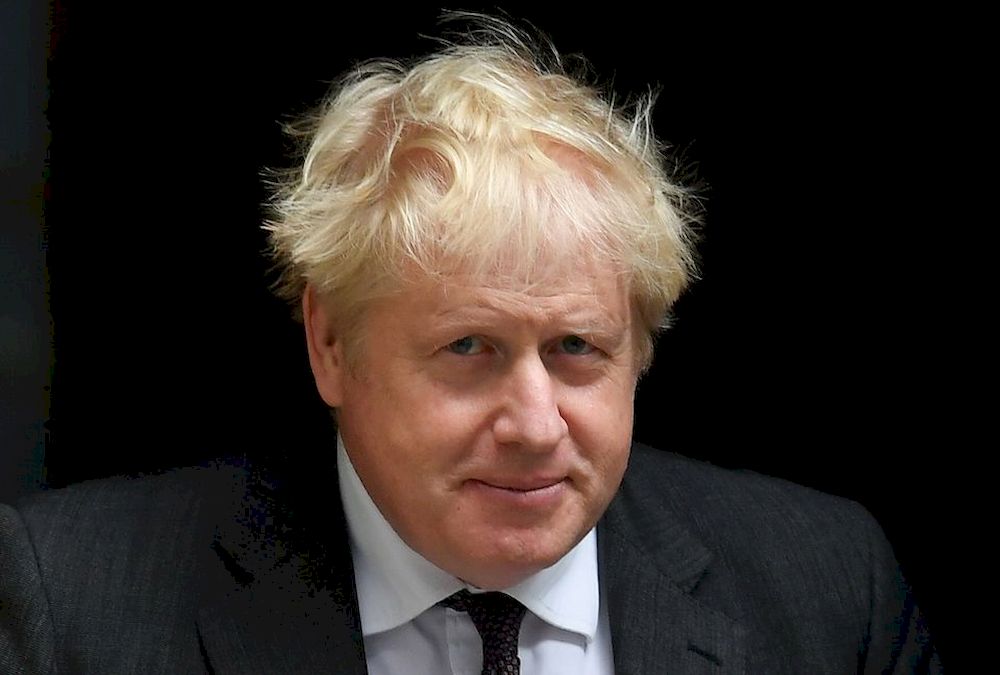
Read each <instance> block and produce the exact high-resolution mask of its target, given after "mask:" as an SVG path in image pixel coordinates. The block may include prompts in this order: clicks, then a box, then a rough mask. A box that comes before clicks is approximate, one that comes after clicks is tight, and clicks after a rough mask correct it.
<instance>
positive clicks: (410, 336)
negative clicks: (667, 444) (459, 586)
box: [306, 265, 637, 588]
mask: <svg viewBox="0 0 1000 675" xmlns="http://www.w3.org/2000/svg"><path fill="white" fill-rule="evenodd" d="M550 276H551V277H552V278H550V279H547V280H545V281H544V282H540V283H536V284H534V285H532V286H531V287H526V286H524V285H515V284H512V283H510V282H506V281H502V280H499V279H495V280H491V279H487V280H482V279H478V280H472V279H469V278H464V277H461V276H455V277H451V278H449V279H447V280H446V282H445V283H441V282H440V281H437V282H435V281H431V280H423V281H419V282H417V283H414V284H412V285H409V286H407V287H405V289H404V290H403V291H402V292H401V293H399V294H398V295H395V296H393V297H391V298H389V299H386V300H383V301H380V302H378V303H376V304H375V305H374V306H372V308H371V309H370V310H369V312H368V313H367V315H366V316H365V319H364V320H363V321H362V324H361V327H360V328H359V330H361V331H362V333H361V336H360V337H361V340H360V344H361V347H360V352H361V353H360V354H358V358H357V362H356V365H355V367H354V368H348V367H347V366H346V364H345V362H344V358H343V352H342V341H339V340H337V338H336V337H335V336H333V335H332V334H331V333H330V331H329V327H328V323H327V318H326V315H325V314H324V312H323V310H321V309H318V308H317V307H316V306H315V304H314V305H313V307H312V309H310V308H309V307H308V306H307V312H306V314H307V323H308V325H309V329H310V351H311V358H312V359H313V370H314V372H315V374H316V379H317V384H318V385H319V389H320V391H321V393H322V394H323V397H324V399H325V400H326V401H327V403H329V404H330V405H332V406H334V407H336V408H337V409H338V421H339V426H340V431H341V434H342V435H343V438H344V443H345V445H346V447H347V450H348V454H349V456H350V458H351V461H352V463H353V464H354V466H355V468H356V470H357V472H358V475H359V476H360V478H361V480H362V482H363V483H364V485H365V487H366V488H367V490H368V492H369V494H370V495H371V497H372V499H373V500H374V502H375V504H376V505H378V508H379V509H380V510H381V512H382V514H383V515H384V516H385V518H386V520H387V521H388V522H389V523H390V524H391V525H392V526H393V528H394V529H395V530H396V532H397V533H398V534H399V535H400V537H401V538H402V539H403V540H404V541H405V542H406V543H407V544H408V545H409V546H410V547H411V548H413V549H414V550H416V551H417V552H419V553H420V554H421V555H423V556H424V557H425V558H427V559H428V560H430V561H431V562H433V563H435V564H436V565H437V566H438V567H440V568H442V569H444V570H446V571H448V572H450V573H452V574H454V575H455V576H457V577H459V578H461V579H463V580H465V581H467V582H469V583H472V584H475V585H477V586H480V587H483V588H503V587H507V586H510V585H513V584H515V583H517V582H519V581H521V580H522V579H524V578H525V577H527V576H529V575H531V574H533V573H535V572H537V571H539V570H541V569H544V568H545V567H548V566H550V565H552V564H553V563H555V562H556V561H557V560H558V559H559V558H561V557H562V556H563V555H564V554H565V553H566V552H567V551H569V550H570V549H571V548H572V547H573V546H574V545H576V543H577V542H579V541H580V539H581V538H582V537H583V536H584V535H585V534H586V533H587V532H588V531H589V530H590V529H591V527H593V525H594V524H595V523H596V521H597V519H598V518H599V517H600V516H601V514H603V512H604V510H605V509H606V507H607V505H608V503H609V501H610V500H611V498H612V496H613V495H614V493H615V491H616V490H617V488H618V485H619V483H620V481H621V477H622V474H623V472H624V470H625V465H626V463H627V460H628V454H629V447H630V442H631V433H632V408H633V396H634V392H635V384H636V376H637V374H636V363H635V362H636V358H635V357H636V352H635V335H634V332H633V327H632V316H631V311H630V303H629V300H628V297H627V292H626V289H625V287H624V284H623V283H622V282H621V281H620V280H619V278H618V277H616V275H614V274H613V273H612V271H611V270H609V269H604V268H601V267H600V266H597V265H591V266H589V267H585V268H583V269H576V270H574V271H573V273H572V274H560V275H556V274H552V275H550Z"/></svg>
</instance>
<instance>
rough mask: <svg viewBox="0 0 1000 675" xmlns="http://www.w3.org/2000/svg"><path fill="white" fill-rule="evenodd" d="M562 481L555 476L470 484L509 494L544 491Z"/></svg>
mask: <svg viewBox="0 0 1000 675" xmlns="http://www.w3.org/2000/svg"><path fill="white" fill-rule="evenodd" d="M564 480H566V477H565V476H557V477H538V478H528V479H525V478H523V477H522V478H515V479H511V480H506V479H485V478H473V479H472V481H471V482H474V483H482V484H483V485H485V486H486V487H489V488H495V489H498V490H509V491H511V492H534V491H536V490H544V489H545V488H550V487H553V486H555V485H558V484H559V483H561V482H563V481H564Z"/></svg>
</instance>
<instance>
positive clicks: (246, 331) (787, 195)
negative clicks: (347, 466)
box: [0, 0, 995, 659]
mask: <svg viewBox="0 0 1000 675" xmlns="http://www.w3.org/2000/svg"><path fill="white" fill-rule="evenodd" d="M327 4H329V5H331V7H329V8H327V9H325V10H318V9H317V8H316V7H312V6H310V5H309V4H297V3H276V4H274V5H273V6H272V7H270V8H267V9H255V10H250V9H246V8H241V9H239V10H237V9H235V7H236V6H235V5H233V6H229V7H227V8H225V9H214V10H206V9H204V8H203V7H199V8H197V9H194V8H187V9H181V8H179V7H178V6H175V5H169V6H168V5H162V4H161V5H157V6H143V7H139V6H138V5H123V6H121V7H118V8H115V9H104V10H98V9H95V7H96V5H95V4H93V3H82V2H70V1H68V0H62V1H60V2H56V3H55V5H54V6H53V7H52V8H51V12H50V17H49V18H48V20H46V16H45V10H44V6H43V5H40V4H39V6H34V5H32V6H29V4H28V3H23V5H19V6H18V7H17V8H12V9H5V10H4V11H5V12H7V15H6V18H7V19H8V20H9V22H8V23H7V24H6V25H5V29H6V30H7V31H8V32H9V33H10V35H11V39H10V40H7V41H6V42H5V44H6V45H7V46H6V48H5V49H6V50H7V51H6V52H4V55H5V58H6V57H7V56H8V53H9V55H10V57H11V58H10V59H9V66H10V67H9V68H8V69H7V70H6V71H5V78H6V79H5V80H4V82H5V85H4V86H5V87H7V89H9V90H10V91H11V92H14V91H15V90H16V93H18V95H19V96H20V98H18V97H13V95H12V98H8V99H7V105H6V109H5V115H8V116H10V120H9V121H11V122H12V123H13V126H12V124H10V123H8V124H5V125H4V129H6V132H5V133H4V135H3V136H2V139H3V143H4V158H5V165H4V181H5V183H4V186H5V193H4V208H5V209H7V210H9V212H10V214H15V212H16V214H15V215H16V216H17V218H15V217H14V216H13V215H11V216H10V217H7V213H8V211H5V212H4V213H5V221H6V222H5V223H4V229H5V232H4V236H5V241H9V242H12V243H11V244H9V245H5V246H4V248H3V250H2V252H3V253H4V257H3V258H2V262H3V265H4V267H3V269H2V270H0V272H2V275H3V276H2V278H3V282H4V295H3V296H2V299H3V302H4V303H5V304H4V306H3V307H2V309H3V310H4V316H5V322H6V323H4V324H3V328H4V333H3V334H0V337H2V339H3V340H2V342H3V344H4V345H5V352H4V353H5V357H6V358H5V361H4V363H3V365H4V369H5V370H4V372H5V373H11V374H12V376H11V377H10V378H9V379H8V381H7V382H6V383H5V384H6V385H10V386H8V387H7V390H5V392H6V393H5V394H4V396H5V398H6V404H5V405H4V410H5V412H6V414H7V416H6V417H5V418H3V422H4V424H3V426H2V428H0V431H2V432H3V433H4V436H3V439H4V446H5V447H4V448H3V453H4V458H3V464H2V466H0V471H2V472H3V474H4V481H3V483H2V484H0V487H2V488H3V490H4V492H3V494H0V499H3V500H10V499H13V498H14V497H15V496H16V495H17V494H18V493H22V492H24V491H27V490H30V489H33V488H34V487H36V486H38V485H40V484H42V483H47V484H48V485H51V486H61V485H64V484H66V483H68V482H73V481H77V480H81V479H85V478H91V477H97V476H105V475H110V474H114V473H121V472H131V471H148V470H155V469H157V468H163V467H168V466H174V465H178V464H186V463H192V462H197V461H201V460H204V459H207V458H210V457H212V456H215V455H219V454H229V453H234V452H242V451H251V452H253V451H260V450H267V451H269V452H278V453H281V454H284V455H286V456H289V457H292V458H297V459H296V461H299V462H301V463H302V464H303V465H304V466H306V465H308V464H309V463H310V458H312V457H319V456H327V457H328V456H329V455H330V453H332V451H333V448H332V445H331V434H330V427H329V423H328V418H327V417H326V413H325V411H324V409H323V407H322V405H321V403H320V402H319V399H318V396H317V395H316V394H315V391H314V389H313V388H312V384H311V380H310V375H309V372H308V365H307V362H306V358H305V349H304V345H303V340H302V336H301V328H300V327H299V326H298V325H296V324H294V323H293V322H292V321H291V320H290V319H289V318H288V312H287V309H286V307H285V306H284V305H283V304H282V303H281V302H279V301H277V300H275V299H273V298H272V297H271V296H270V294H269V292H268V290H267V284H268V282H269V280H270V279H271V277H270V276H269V275H268V270H267V263H266V261H265V260H264V258H263V256H262V255H261V252H262V251H263V249H264V246H265V241H264V236H263V234H262V233H261V232H260V231H259V228H258V225H259V223H260V221H261V217H262V215H261V214H262V211H261V207H260V205H261V204H262V203H263V202H264V201H265V199H266V197H267V195H266V192H265V190H264V188H263V187H262V184H261V180H260V173H261V170H262V168H263V167H265V166H272V167H273V166H287V165H288V164H289V161H290V160H289V159H288V154H287V150H288V145H287V144H286V142H285V140H284V139H283V138H282V135H281V132H280V126H279V123H278V122H279V120H282V119H286V118H287V116H288V115H292V114H296V113H301V112H303V111H305V110H306V109H307V108H309V107H310V106H311V105H313V104H314V103H316V102H317V101H318V100H319V98H320V97H321V96H322V95H323V94H324V93H325V91H326V89H327V85H328V82H329V81H330V80H332V79H333V78H334V77H335V76H336V75H337V74H339V73H340V72H341V71H343V70H344V69H345V68H346V67H348V66H349V65H350V64H351V63H353V62H355V61H357V60H359V59H363V58H367V57H375V56H399V57H406V56H409V55H413V54H419V53H422V52H423V51H425V50H426V49H427V48H428V46H429V45H430V43H429V42H428V41H426V40H422V39H420V38H418V37H416V36H417V34H418V33H434V32H436V28H435V23H436V15H437V11H436V8H435V7H433V6H430V5H427V4H425V3H418V4H417V5H416V6H414V5H413V4H411V5H410V8H408V9H400V8H389V6H387V5H385V4H384V3H378V4H374V3H373V4H372V6H371V8H367V7H355V8H353V9H351V10H349V11H348V12H347V13H344V12H345V10H344V9H343V8H342V7H341V8H334V7H332V5H334V4H337V3H327ZM467 6H468V5H467ZM12 7H13V6H12ZM571 7H573V8H572V9H568V8H549V9H541V8H539V7H538V6H533V7H531V8H530V9H527V10H525V9H523V8H521V7H518V6H514V5H511V4H508V5H507V8H508V9H509V11H510V12H511V13H512V14H513V15H515V16H525V17H528V18H530V19H531V20H532V21H533V22H534V23H535V24H537V25H538V26H539V27H540V28H542V29H543V30H545V31H546V32H548V33H549V34H550V35H551V36H552V38H553V40H554V41H555V43H556V45H557V46H558V47H559V48H560V50H561V51H562V52H564V53H572V52H581V53H583V54H585V55H586V56H587V57H588V59H589V60H590V62H591V63H592V65H593V69H594V71H595V72H596V73H597V74H598V75H599V77H600V79H601V80H602V81H603V82H605V83H613V86H614V89H615V90H616V91H617V92H618V94H619V97H621V96H625V95H627V94H629V93H636V92H643V91H644V90H645V88H646V87H647V86H649V85H654V86H659V87H660V88H661V93H660V96H659V104H658V107H657V109H656V117H655V122H656V127H657V130H658V134H659V136H660V137H661V138H662V139H664V140H666V141H668V142H669V143H670V144H671V145H672V146H674V148H675V151H677V152H678V153H680V154H681V155H682V156H683V157H684V158H685V160H686V162H687V164H688V165H689V166H690V168H692V169H693V170H694V171H695V173H696V176H697V180H698V182H699V183H700V185H701V186H702V194H703V196H704V198H705V206H706V208H707V218H706V223H705V227H704V229H703V232H702V241H701V244H700V246H699V251H700V255H701V258H702V265H701V270H702V271H701V276H702V278H701V280H700V281H699V282H698V283H697V284H696V285H695V286H694V288H693V289H692V290H691V291H690V292H689V293H688V294H687V295H686V296H685V297H684V298H683V299H682V301H681V302H680V304H679V306H678V307H677V309H676V314H677V320H676V326H675V328H674V329H672V330H671V331H670V332H669V333H668V334H666V335H665V336H664V337H663V339H661V341H660V343H659V345H658V351H657V361H656V364H655V366H654V368H653V369H652V371H651V372H650V373H649V375H648V376H647V377H646V378H645V379H644V380H643V381H642V383H641V385H640V391H639V398H638V403H637V421H636V437H637V438H638V439H639V440H642V441H645V442H648V443H650V444H652V445H656V446H659V447H662V448H665V449H671V450H675V451H678V452H681V453H684V454H688V455H692V456H696V457H700V458H704V459H707V460H709V461H712V462H714V463H718V464H722V465H726V466H733V467H741V468H749V469H753V470H756V471H761V472H765V473H768V474H773V475H777V476H782V477H785V478H788V479H790V480H793V481H796V482H800V483H804V484H807V485H810V486H813V487H815V488H818V489H820V490H823V491H827V492H831V493H835V494H839V495H843V496H846V497H849V498H851V499H855V500H858V501H860V502H861V503H863V504H864V505H865V506H866V507H867V508H868V509H869V510H871V511H872V512H873V513H874V514H875V516H876V517H877V518H878V519H879V521H880V522H881V523H882V525H883V527H884V528H885V530H886V532H887V534H888V536H889V538H890V541H892V542H893V544H894V547H895V549H896V552H897V556H898V557H899V559H900V561H901V564H902V565H903V569H904V572H905V573H906V575H907V577H908V578H909V580H910V581H911V583H912V584H913V585H914V587H915V589H916V593H917V597H918V600H919V601H920V603H921V605H922V607H923V608H924V610H925V612H926V614H927V615H928V616H929V618H930V621H931V626H932V629H933V630H934V632H935V634H936V636H937V640H938V642H939V645H940V647H941V650H942V652H944V654H945V656H946V659H947V658H948V657H949V656H951V655H952V654H954V653H956V652H958V651H959V649H958V648H957V647H956V646H955V645H956V644H957V643H958V641H959V640H960V639H961V638H960V632H961V631H963V630H964V629H963V627H962V626H961V625H960V622H959V610H958V600H957V599H956V597H957V596H958V595H963V596H966V595H968V590H966V592H964V593H962V594H956V593H955V592H954V591H952V590H951V589H950V588H949V584H950V583H952V582H954V581H955V580H956V579H958V578H962V577H965V578H966V579H968V578H969V576H970V575H969V574H968V567H967V566H966V560H967V558H966V557H965V556H964V555H963V556H959V555H957V552H958V551H961V550H963V549H967V548H968V547H969V542H970V541H971V540H969V539H968V538H967V534H966V529H967V528H966V527H965V526H964V524H965V523H968V522H969V521H968V519H967V512H968V511H969V510H972V511H974V510H975V508H973V507H971V506H970V502H969V501H967V500H965V499H963V497H962V493H961V492H959V491H960V490H965V489H970V488H966V487H964V484H963V485H960V482H959V476H960V475H961V474H962V473H963V472H965V471H967V469H966V468H965V467H967V466H968V465H970V464H971V463H972V462H973V461H974V460H975V458H976V457H977V454H978V453H977V451H978V450H979V449H980V448H988V447H990V446H991V444H990V443H989V442H987V441H984V439H983V437H982V436H981V434H979V433H977V432H976V431H975V428H976V424H977V422H978V421H979V420H981V418H982V417H983V416H984V415H985V414H986V411H987V406H986V404H985V403H983V402H979V401H980V400H982V399H980V398H979V397H978V396H976V395H974V394H973V393H971V391H970V382H971V383H973V384H974V383H975V381H976V380H977V378H979V377H980V376H979V375H977V372H978V371H976V369H977V368H979V367H981V366H983V365H985V364H984V363H981V361H980V357H979V356H977V355H976V353H975V342H976V339H975V338H974V337H971V335H972V334H973V333H974V332H975V329H974V327H973V326H972V325H971V323H970V322H969V321H968V320H967V318H966V317H967V316H969V315H970V314H971V313H974V312H977V311H979V310H981V309H982V308H981V306H979V305H976V304H975V303H974V302H972V301H971V300H970V294H969V292H968V287H969V285H970V284H972V283H973V281H972V280H971V279H970V278H969V275H968V268H967V266H965V265H963V264H962V263H961V262H960V261H962V260H964V259H967V258H968V250H969V248H970V247H972V248H974V247H975V246H976V242H975V240H974V239H973V238H972V235H973V234H974V233H975V232H976V226H977V221H976V218H975V216H974V215H970V213H969V211H968V209H967V206H966V202H967V201H968V199H969V198H970V196H969V194H970V191H972V188H970V187H969V186H970V184H971V182H972V181H971V179H970V178H969V177H968V176H969V174H970V173H972V172H973V171H974V170H973V169H972V168H971V167H970V166H968V165H967V164H966V160H965V159H964V154H963V153H966V152H967V151H968V150H969V146H970V144H972V143H974V135H972V136H970V135H969V129H968V127H967V122H968V120H967V118H966V117H965V112H964V111H965V107H964V106H965V105H966V104H965V103H964V101H965V100H966V95H967V93H968V90H969V88H970V86H971V87H979V86H980V85H982V84H983V81H982V80H977V79H976V78H974V77H973V75H972V71H973V69H974V67H975V65H976V59H975V54H974V51H975V48H976V44H975V41H974V36H973V32H974V31H972V32H970V31H971V29H972V27H973V26H974V24H975V23H976V21H977V19H976V17H962V16H949V17H943V16H940V15H937V14H934V13H932V12H926V13H922V14H891V15H889V14H886V15H884V16H882V15H879V16H877V15H874V14H872V13H871V12H870V11H868V12H861V11H858V12H851V11H848V10H842V11H840V12H839V13H835V12H829V13H821V12H819V11H817V12H815V13H814V14H813V15H809V16H807V15H803V14H791V15H790V14H778V13H776V12H775V13H768V12H766V11H755V12H743V13H741V14H733V13H732V12H731V10H728V13H726V14H722V13H721V12H716V11H714V10H706V11H703V12H695V11H691V10H680V9H677V8H669V12H668V15H667V16H668V18H667V19H664V20H654V19H653V18H651V17H649V16H644V15H640V14H629V15H622V14H614V13H611V12H609V11H604V12H600V13H597V12H586V11H584V10H583V9H582V8H581V6H571ZM15 19H16V21H15ZM22 26H23V27H24V30H23V31H22V30H21V28H20V27H22ZM967 33H968V35H967ZM46 41H47V42H48V47H47V50H48V51H47V53H48V55H49V59H48V63H47V73H48V77H47V79H46V76H45V69H46V65H45V63H46V62H45V53H46V46H45V45H46ZM15 77H16V79H14V78H15ZM11 83H14V84H11ZM46 87H47V88H46ZM7 89H5V92H6V91H7ZM5 96H6V93H5ZM44 105H47V114H46V115H43V114H42V109H43V106H44ZM46 119H47V122H48V133H47V132H46V127H45V121H46ZM11 129H16V130H21V129H27V130H28V132H29V133H27V134H21V133H19V131H17V132H11ZM46 142H48V146H47V147H48V158H47V161H46V162H45V163H44V166H43V162H42V160H43V156H44V155H43V150H42V148H44V147H45V146H46ZM14 178H16V179H17V181H14V180H13V179H14ZM43 189H44V199H43V198H42V195H43ZM42 207H44V219H43V218H42V217H41V215H42ZM15 224H16V227H15ZM8 235H16V236H8ZM43 265H44V269H45V270H47V272H46V271H43ZM46 274H47V277H46ZM46 278H47V282H46ZM46 307H48V309H49V310H50V314H49V313H47V312H46ZM49 316H51V318H52V324H51V326H52V328H51V337H52V343H53V345H54V351H53V352H52V354H53V355H54V356H53V357H52V358H49V353H50V352H49V349H48V343H49V340H50V332H49V330H50V328H49V323H48V317H49ZM11 317H12V318H11ZM8 318H9V319H10V320H8ZM46 360H48V365H51V366H52V368H51V379H50V375H49V372H50V369H49V367H47V365H46ZM982 377H983V378H985V373H984V375H983V376H982ZM988 383H989V382H988V381H987V382H986V384H988ZM49 385H51V394H52V397H51V407H50V408H49V409H48V415H46V412H45V410H46V406H47V405H48V401H49V399H48V392H49V390H48V386H49ZM8 390H9V391H8ZM46 420H47V421H46ZM43 423H44V426H43ZM994 436H995V434H994ZM987 438H988V437H987ZM993 444H995V441H994V442H993ZM43 454H44V463H43V459H42V458H43ZM960 524H961V525H960ZM971 557H973V558H974V557H976V556H975V555H974V554H973V555H972V556H971ZM966 586H967V584H966ZM978 592H979V591H978V589H973V593H978Z"/></svg>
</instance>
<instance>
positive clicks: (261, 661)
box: [197, 477, 367, 675]
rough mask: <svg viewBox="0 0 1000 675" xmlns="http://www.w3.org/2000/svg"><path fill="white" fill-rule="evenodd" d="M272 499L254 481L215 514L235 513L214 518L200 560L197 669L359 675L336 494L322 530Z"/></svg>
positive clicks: (361, 664) (354, 611) (349, 570)
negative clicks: (201, 664)
mask: <svg viewBox="0 0 1000 675" xmlns="http://www.w3.org/2000/svg"><path fill="white" fill-rule="evenodd" d="M333 484H334V485H336V477H334V478H333ZM273 495H274V490H273V489H271V487H269V486H268V485H267V483H266V482H265V481H261V480H259V479H258V480H251V481H249V485H248V488H247V489H246V491H245V492H244V493H243V495H233V499H232V500H231V503H230V505H229V506H228V507H227V508H225V510H224V512H228V513H229V514H235V515H230V516H229V517H224V518H220V520H219V522H220V523H222V524H221V525H220V526H219V528H218V530H217V531H216V535H215V541H214V543H213V545H212V547H211V551H210V552H209V553H207V554H206V556H205V559H204V560H203V561H202V565H201V569H202V570H204V576H203V579H202V581H203V589H204V590H203V592H202V595H201V604H200V607H199V610H198V619H197V630H198V639H199V641H200V644H201V648H202V652H203V655H204V658H205V661H206V665H207V666H209V668H210V672H214V673H217V674H218V675H228V674H230V673H231V674H233V675H235V674H236V673H240V674H243V673H305V672H336V673H345V674H348V675H364V673H366V672H367V669H366V666H365V657H364V647H363V642H362V637H361V623H360V619H359V613H358V607H357V595H356V591H355V588H354V570H353V565H352V562H351V555H350V547H349V544H348V539H347V534H346V533H347V526H346V522H345V520H344V517H343V512H342V511H341V509H340V499H339V497H338V496H337V495H336V494H334V495H332V496H329V495H328V496H327V498H326V499H324V503H323V509H324V510H325V513H324V518H323V522H322V524H321V526H318V525H319V524H318V523H316V522H313V523H303V522H301V521H296V522H295V523H294V526H293V524H292V523H291V522H290V521H289V520H287V519H286V518H285V517H284V516H283V515H282V513H283V511H282V508H281V506H280V505H279V501H280V500H277V499H275V498H274V496H273ZM321 531H322V534H321V535H319V536H316V535H317V533H319V532H321ZM295 533H298V534H295Z"/></svg>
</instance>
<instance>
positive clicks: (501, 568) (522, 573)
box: [456, 532, 582, 590]
mask: <svg viewBox="0 0 1000 675" xmlns="http://www.w3.org/2000/svg"><path fill="white" fill-rule="evenodd" d="M546 534H547V535H548V536H546ZM546 534H542V535H539V534H537V533H536V534H535V535H534V536H530V535H526V534H525V533H515V534H510V533H508V534H498V535H496V537H495V538H493V539H492V541H491V542H490V545H489V546H488V548H485V549H481V552H479V553H478V554H476V555H471V556H470V559H469V560H468V562H467V563H466V564H465V565H463V568H464V573H462V574H456V576H458V577H459V578H460V579H462V580H463V581H466V582H468V583H470V584H473V585H475V586H477V587H479V588H482V589H485V590H499V589H503V588H510V587H511V586H514V585H516V584H518V583H520V582H522V581H524V580H525V579H527V578H528V577H530V576H531V575H533V574H537V573H538V572H541V571H542V570H544V569H546V568H548V567H551V566H552V565H554V564H556V563H557V562H559V560H560V559H561V558H562V557H563V556H564V555H566V553H568V552H569V550H570V549H572V548H573V547H574V546H575V545H576V544H577V543H578V542H579V540H580V539H581V538H582V535H581V537H577V538H570V537H565V536H563V537H559V538H553V537H552V536H551V532H549V533H546ZM483 552H486V555H483Z"/></svg>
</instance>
